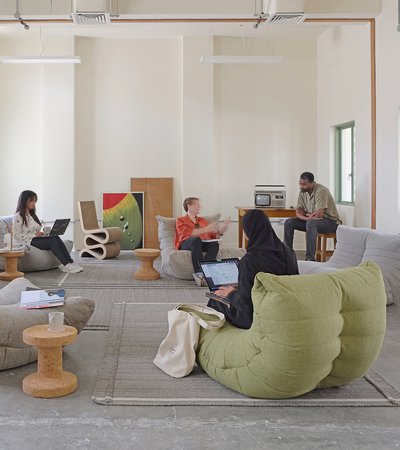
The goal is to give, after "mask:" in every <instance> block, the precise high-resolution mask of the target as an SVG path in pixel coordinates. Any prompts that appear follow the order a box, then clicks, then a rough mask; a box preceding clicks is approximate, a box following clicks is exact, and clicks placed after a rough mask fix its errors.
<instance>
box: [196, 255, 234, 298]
mask: <svg viewBox="0 0 400 450" xmlns="http://www.w3.org/2000/svg"><path fill="white" fill-rule="evenodd" d="M238 263H239V259H238V258H229V259H219V260H215V261H200V262H199V264H200V267H201V270H202V272H203V274H204V278H205V280H206V282H207V285H208V287H209V288H210V291H215V290H217V289H219V288H220V287H221V286H228V285H232V284H237V283H238V279H239V270H238Z"/></svg>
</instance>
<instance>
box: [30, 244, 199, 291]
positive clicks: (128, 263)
mask: <svg viewBox="0 0 400 450" xmlns="http://www.w3.org/2000/svg"><path fill="white" fill-rule="evenodd" d="M73 253H76V252H73ZM72 256H73V258H74V261H75V262H77V263H78V264H79V265H80V266H82V267H83V269H84V270H83V272H80V273H75V274H68V273H64V272H61V270H59V269H58V268H57V269H51V270H44V271H41V272H29V273H26V274H25V277H26V278H28V279H29V280H30V281H31V282H32V283H34V284H36V285H38V286H40V287H41V288H43V289H52V288H54V286H58V287H63V288H68V287H71V288H96V287H97V288H100V287H132V288H136V287H141V288H153V287H156V288H157V287H163V288H177V287H185V288H189V289H190V288H197V286H196V284H195V282H194V280H179V279H178V278H173V277H170V276H168V275H165V274H163V273H162V270H161V259H160V258H157V259H156V260H155V261H154V267H155V268H156V269H157V270H158V271H159V272H160V275H161V278H160V279H158V280H151V281H144V280H135V279H134V278H133V277H132V275H133V274H134V273H135V272H136V271H137V270H138V269H139V267H140V261H139V259H138V258H137V257H136V256H135V255H133V253H132V252H129V251H125V252H121V254H120V255H119V256H118V257H116V258H113V259H106V260H103V261H99V260H98V259H96V258H79V257H77V256H76V254H72Z"/></svg>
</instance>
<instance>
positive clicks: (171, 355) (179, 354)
mask: <svg viewBox="0 0 400 450" xmlns="http://www.w3.org/2000/svg"><path fill="white" fill-rule="evenodd" d="M198 313H202V316H203V318H202V317H200V316H199V315H198ZM224 325H225V316H224V315H223V314H222V313H220V312H218V311H216V310H215V309H212V308H209V307H208V306H201V305H195V304H182V305H178V306H176V307H175V308H174V309H173V310H172V311H168V334H167V336H166V338H165V339H164V340H163V341H162V342H161V344H160V348H159V349H158V353H157V356H156V357H155V359H154V361H153V362H154V364H155V365H156V366H157V367H159V368H160V369H161V370H162V371H164V372H165V373H166V374H168V375H170V376H171V377H174V378H182V377H184V376H186V375H189V373H190V372H191V371H192V370H193V366H194V363H195V361H196V350H197V344H198V341H199V333H200V327H203V328H205V329H206V330H218V329H219V328H221V327H223V326H224Z"/></svg>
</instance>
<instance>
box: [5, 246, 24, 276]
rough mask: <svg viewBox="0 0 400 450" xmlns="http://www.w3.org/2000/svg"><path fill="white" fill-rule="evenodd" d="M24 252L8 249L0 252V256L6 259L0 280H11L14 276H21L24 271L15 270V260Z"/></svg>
mask: <svg viewBox="0 0 400 450" xmlns="http://www.w3.org/2000/svg"><path fill="white" fill-rule="evenodd" d="M23 254H24V252H23V251H22V252H16V251H9V252H1V253H0V256H2V257H4V258H5V260H6V264H5V265H6V268H5V271H4V272H1V273H0V280H3V281H12V280H15V279H16V278H19V277H23V276H24V273H23V272H19V271H18V270H17V262H18V258H19V257H20V256H23Z"/></svg>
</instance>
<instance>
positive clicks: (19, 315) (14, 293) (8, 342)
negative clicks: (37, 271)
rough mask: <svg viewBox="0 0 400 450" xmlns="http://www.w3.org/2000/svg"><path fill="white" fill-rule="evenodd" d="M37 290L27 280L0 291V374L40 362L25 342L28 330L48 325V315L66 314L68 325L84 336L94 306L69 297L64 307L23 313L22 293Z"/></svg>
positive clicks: (89, 301) (14, 282)
mask: <svg viewBox="0 0 400 450" xmlns="http://www.w3.org/2000/svg"><path fill="white" fill-rule="evenodd" d="M27 286H30V287H36V286H34V285H33V284H32V283H30V282H29V281H28V280H27V279H26V278H17V279H16V280H14V281H11V282H10V283H9V284H8V285H7V286H6V287H4V288H3V289H0V370H4V369H11V368H12V367H18V366H22V365H24V364H28V363H31V362H33V361H36V360H37V349H36V347H31V346H30V345H27V344H25V343H24V342H23V340H22V333H23V331H24V329H25V328H29V327H32V326H34V325H41V324H46V323H48V313H49V311H62V312H64V319H65V324H66V325H70V326H73V327H75V328H76V329H77V330H78V333H80V332H81V330H82V329H83V327H84V326H85V325H86V323H87V322H88V320H89V319H90V317H91V315H92V314H93V311H94V307H95V303H94V301H93V300H88V299H85V298H83V297H67V298H66V299H65V304H64V306H60V307H52V308H43V309H30V310H28V309H21V308H20V307H19V302H20V300H21V292H22V291H25V290H26V288H27Z"/></svg>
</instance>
